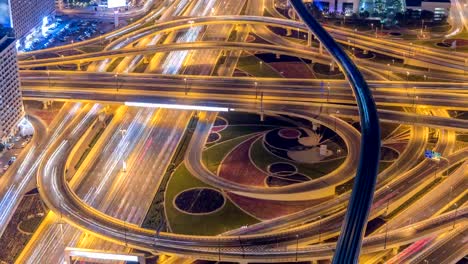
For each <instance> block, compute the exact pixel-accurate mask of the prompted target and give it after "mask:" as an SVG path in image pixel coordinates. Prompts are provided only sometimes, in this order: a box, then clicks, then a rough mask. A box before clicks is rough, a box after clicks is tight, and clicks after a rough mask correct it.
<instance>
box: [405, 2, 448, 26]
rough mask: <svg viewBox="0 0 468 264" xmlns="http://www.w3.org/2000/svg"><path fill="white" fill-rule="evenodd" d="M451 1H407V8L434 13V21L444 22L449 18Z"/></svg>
mask: <svg viewBox="0 0 468 264" xmlns="http://www.w3.org/2000/svg"><path fill="white" fill-rule="evenodd" d="M450 7H451V3H450V0H406V8H407V9H411V10H413V11H417V12H421V11H423V10H425V11H431V12H433V13H434V18H433V19H434V21H438V20H442V19H443V18H445V17H448V16H449V13H450Z"/></svg>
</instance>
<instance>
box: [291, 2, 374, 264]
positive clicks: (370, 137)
mask: <svg viewBox="0 0 468 264" xmlns="http://www.w3.org/2000/svg"><path fill="white" fill-rule="evenodd" d="M290 2H291V4H292V5H293V7H294V9H295V10H296V12H297V13H298V14H299V16H300V17H301V18H302V20H303V21H304V23H305V24H306V25H307V26H308V28H309V29H310V30H311V31H312V32H313V33H314V34H315V36H316V37H317V38H318V39H319V40H320V42H321V43H322V44H323V45H324V46H325V48H326V49H327V50H328V51H329V52H330V54H331V56H333V58H334V59H335V60H336V61H337V62H338V64H339V65H340V66H341V69H342V70H343V72H344V74H345V76H346V78H347V79H348V81H349V82H350V84H351V87H352V88H353V91H354V95H355V97H356V101H357V105H358V108H359V116H360V119H361V154H360V159H359V165H358V168H357V173H356V177H355V179H354V187H353V191H352V193H351V199H350V201H349V205H348V210H347V212H346V216H345V220H344V223H343V226H342V228H341V233H340V237H339V239H338V244H337V247H336V252H335V255H334V257H333V263H334V264H348V263H357V261H358V258H359V252H360V250H361V243H362V238H363V236H364V231H365V227H366V225H367V217H368V215H369V211H370V207H371V204H372V198H373V195H374V189H375V182H376V179H377V172H378V167H379V160H380V124H379V118H378V116H377V107H376V106H375V102H374V98H373V97H372V93H371V91H370V90H369V87H368V86H367V83H366V81H365V80H364V77H363V76H362V74H361V72H359V70H358V68H357V67H356V65H355V64H354V63H353V62H352V61H351V59H350V58H349V57H348V55H347V54H346V53H345V52H344V51H343V49H342V48H341V47H340V46H339V45H338V44H337V43H336V42H335V40H334V39H333V38H332V37H331V36H330V34H328V32H327V31H326V30H325V29H324V28H323V27H322V26H321V25H320V24H319V23H318V22H317V21H316V20H315V19H314V17H313V16H312V15H311V14H310V13H309V12H308V10H307V8H306V7H305V6H304V3H302V0H290Z"/></svg>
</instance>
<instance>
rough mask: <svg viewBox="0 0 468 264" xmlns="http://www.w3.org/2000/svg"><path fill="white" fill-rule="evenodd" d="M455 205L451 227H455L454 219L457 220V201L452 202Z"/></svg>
mask: <svg viewBox="0 0 468 264" xmlns="http://www.w3.org/2000/svg"><path fill="white" fill-rule="evenodd" d="M454 205H455V216H454V217H453V226H452V229H454V228H455V221H456V220H457V212H458V204H457V203H454Z"/></svg>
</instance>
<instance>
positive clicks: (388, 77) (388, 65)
mask: <svg viewBox="0 0 468 264" xmlns="http://www.w3.org/2000/svg"><path fill="white" fill-rule="evenodd" d="M387 67H388V70H387V73H388V74H387V79H388V80H389V81H390V72H391V71H390V63H387Z"/></svg>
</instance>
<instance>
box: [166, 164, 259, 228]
mask: <svg viewBox="0 0 468 264" xmlns="http://www.w3.org/2000/svg"><path fill="white" fill-rule="evenodd" d="M195 187H210V186H209V185H207V184H205V183H203V182H202V181H200V180H198V179H196V178H195V177H194V176H192V175H191V174H190V172H189V171H188V170H187V169H186V167H185V166H184V165H183V164H181V165H180V166H179V167H178V168H177V169H176V171H175V172H174V174H173V175H172V177H171V179H170V181H169V183H168V186H167V191H166V197H165V208H166V216H167V219H168V222H169V225H170V227H171V230H172V232H174V233H179V234H188V235H216V234H220V233H223V232H226V231H228V230H232V229H235V228H239V227H241V226H243V225H251V224H255V223H257V222H259V221H258V220H257V219H255V218H253V217H252V216H250V215H248V214H246V213H244V212H243V211H242V210H240V209H239V208H238V207H237V206H235V205H234V204H233V203H232V202H231V201H230V200H229V199H227V198H226V203H225V205H224V206H223V207H222V208H221V209H220V210H219V211H217V212H215V213H212V214H206V215H190V214H186V213H182V212H180V211H179V210H177V209H176V208H175V207H174V205H173V200H174V198H175V196H176V195H177V194H178V193H180V192H181V191H184V190H186V189H189V188H195Z"/></svg>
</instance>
